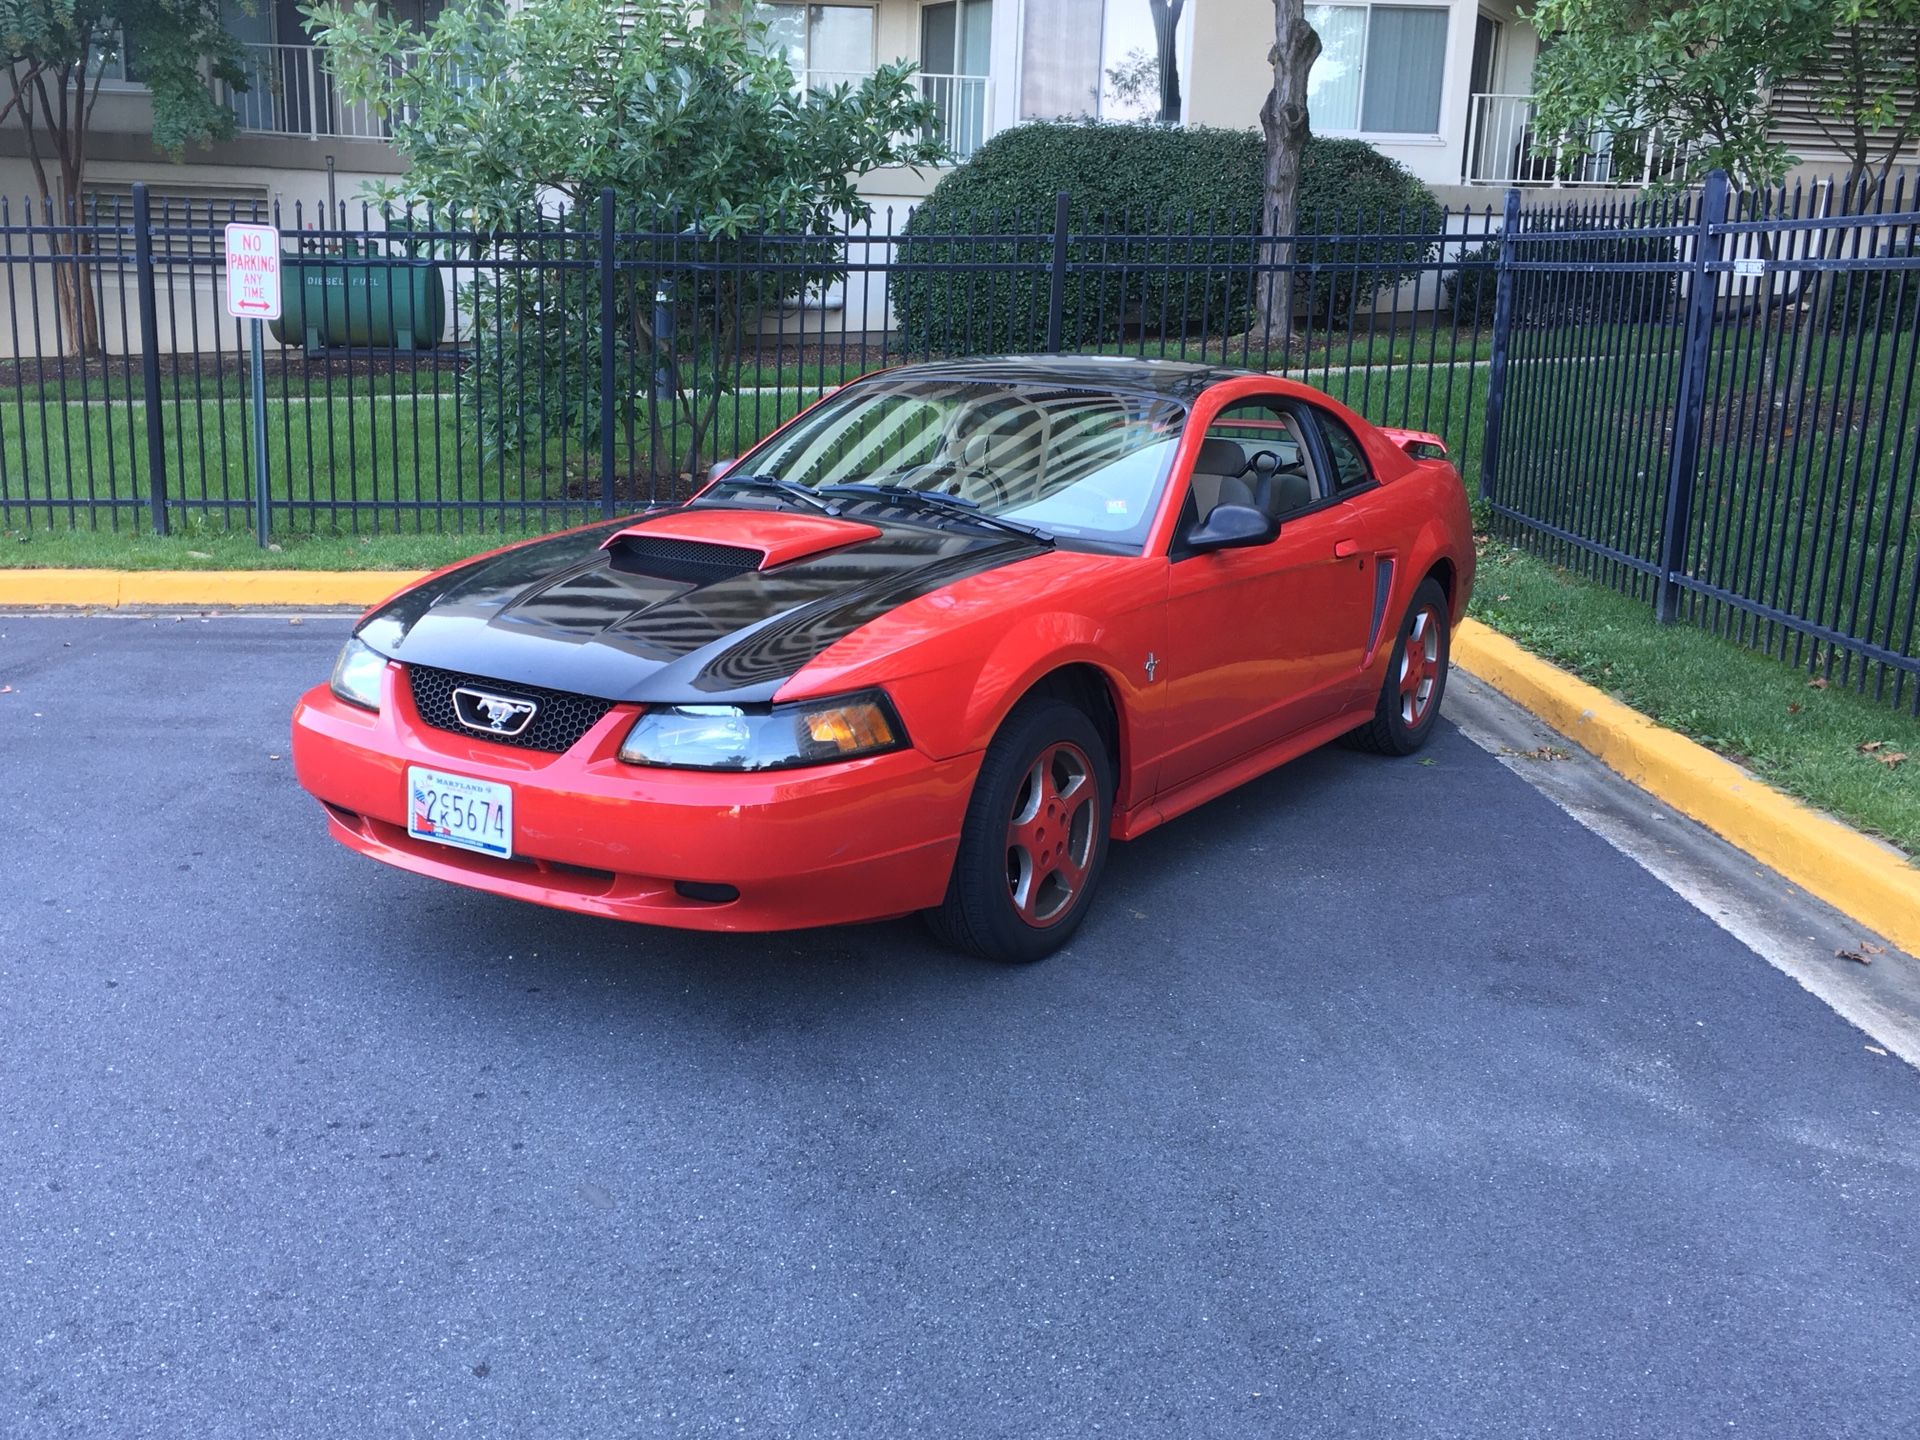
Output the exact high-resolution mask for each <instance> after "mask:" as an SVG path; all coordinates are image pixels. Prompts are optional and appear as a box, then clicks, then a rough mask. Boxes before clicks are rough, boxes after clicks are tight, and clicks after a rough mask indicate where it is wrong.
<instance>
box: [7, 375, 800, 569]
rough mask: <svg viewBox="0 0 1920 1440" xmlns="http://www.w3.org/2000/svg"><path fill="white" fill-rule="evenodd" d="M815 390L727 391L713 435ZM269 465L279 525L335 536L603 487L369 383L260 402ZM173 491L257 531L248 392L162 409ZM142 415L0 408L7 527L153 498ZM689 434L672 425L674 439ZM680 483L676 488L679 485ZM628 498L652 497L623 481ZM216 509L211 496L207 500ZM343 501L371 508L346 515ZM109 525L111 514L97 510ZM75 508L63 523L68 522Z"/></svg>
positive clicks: (633, 465)
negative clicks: (490, 442)
mask: <svg viewBox="0 0 1920 1440" xmlns="http://www.w3.org/2000/svg"><path fill="white" fill-rule="evenodd" d="M813 398H815V397H814V395H813V393H812V392H810V391H800V392H795V391H793V390H787V391H782V392H779V393H774V392H756V393H751V394H743V395H739V396H735V397H730V398H729V399H728V401H727V403H726V406H725V408H724V409H723V411H722V414H721V418H720V423H719V425H718V426H717V427H716V432H715V435H714V437H713V438H714V444H715V445H716V446H717V447H719V448H721V449H722V450H723V452H725V453H732V452H731V449H730V448H729V447H735V446H744V445H749V444H751V443H753V441H755V440H757V439H758V438H759V437H760V436H761V435H763V434H765V433H766V432H767V431H769V430H771V429H773V428H774V427H775V426H776V425H777V424H779V423H780V422H781V421H783V420H785V419H787V418H789V417H790V416H792V415H793V414H795V413H797V412H798V411H799V410H800V409H801V408H803V407H804V406H805V405H806V404H808V403H810V402H811V401H812V399H813ZM266 414H267V473H268V475H269V477H270V479H271V491H272V498H273V512H274V528H275V531H276V533H278V532H280V531H283V530H284V531H286V532H287V533H289V534H298V533H314V532H320V533H324V532H326V531H329V530H355V529H359V530H374V531H414V532H419V531H423V530H433V529H436V528H439V527H442V526H452V525H455V524H458V523H460V520H459V518H458V517H457V516H456V515H453V514H450V513H443V514H436V513H435V512H434V511H433V509H431V508H428V509H425V510H423V509H421V508H420V507H421V506H422V505H423V504H424V505H425V506H428V507H432V506H436V505H441V504H446V503H455V502H458V503H462V504H466V505H468V506H476V507H484V508H482V509H477V510H469V512H468V513H467V515H466V517H465V523H467V524H468V525H469V526H472V525H475V524H478V523H480V520H481V518H482V517H483V516H484V517H487V518H488V519H489V520H490V522H491V523H492V524H494V525H509V524H511V525H523V524H535V525H540V524H544V525H547V526H549V527H553V526H559V525H564V524H567V523H569V522H571V521H573V520H576V519H578V518H580V515H581V513H582V511H583V508H596V509H597V505H598V501H599V495H600V482H599V465H600V456H599V451H598V448H597V446H596V447H592V448H591V449H589V450H588V451H587V452H586V453H583V451H582V447H581V446H580V444H579V443H578V442H577V441H573V440H569V439H565V438H561V439H554V440H549V441H547V442H546V443H545V444H544V445H536V446H527V447H524V448H522V449H521V450H519V451H517V452H514V453H509V454H489V453H487V451H486V450H485V449H484V448H483V447H482V445H481V444H480V441H479V438H478V437H477V435H476V434H475V427H474V426H473V424H472V407H471V402H470V400H469V399H463V398H462V397H461V396H458V395H455V394H443V393H432V392H424V393H423V392H402V393H399V394H392V393H384V392H380V391H375V392H373V393H372V394H368V393H366V392H365V391H364V390H363V391H361V392H359V393H356V394H354V395H352V396H348V395H347V394H345V393H337V394H336V395H334V396H333V397H331V398H328V397H326V396H316V397H312V398H309V399H306V400H286V399H269V400H268V401H267V406H266ZM162 415H163V425H164V435H165V449H166V460H167V486H168V493H169V496H170V497H171V498H172V501H173V503H174V507H175V513H176V517H180V516H190V515H192V514H194V513H195V512H196V511H205V512H207V518H208V519H210V520H211V521H212V522H213V523H215V524H216V525H217V524H218V523H219V522H220V521H221V520H222V519H223V518H224V519H225V520H226V521H227V523H228V524H230V525H231V526H233V527H236V528H241V529H247V528H250V527H251V524H252V516H251V508H250V507H251V503H252V500H251V497H252V495H253V481H252V473H253V460H252V449H251V438H250V430H249V416H250V407H249V406H248V405H247V404H246V403H245V402H244V401H242V400H238V399H232V400H226V401H221V400H218V399H213V398H202V399H200V400H198V401H193V402H189V403H186V404H183V405H180V406H173V405H169V406H167V407H166V408H165V409H164V410H163V412H162ZM145 426H146V408H145V406H144V405H142V404H133V405H114V406H106V405H96V406H80V405H29V404H24V403H0V502H3V503H0V527H4V528H7V529H13V530H19V531H28V530H32V531H40V530H59V529H67V528H81V529H85V528H90V526H89V517H88V515H87V513H86V512H85V511H84V510H82V511H81V512H80V513H79V514H78V515H72V512H71V511H70V509H69V508H68V507H66V506H65V505H63V504H62V503H60V502H64V501H67V500H80V501H108V500H120V501H138V502H141V503H142V504H144V502H145V501H146V498H147V474H148V465H147V446H146V430H145ZM685 434H686V432H685V430H684V429H683V428H682V427H680V426H678V425H677V424H675V425H671V426H670V427H669V429H668V431H667V435H666V441H667V444H668V445H677V444H678V443H679V442H681V440H682V439H683V437H684V435H685ZM648 438H649V437H648V436H647V434H646V433H645V431H644V429H642V430H640V431H639V433H636V434H635V436H634V437H633V444H631V445H629V444H628V443H627V437H626V436H625V435H624V434H622V435H621V436H620V438H619V443H617V444H616V446H615V465H616V474H617V475H619V476H622V477H626V476H631V475H634V474H635V473H636V472H638V473H644V472H645V470H646V468H647V467H646V462H645V455H646V450H647V442H648ZM683 484H684V482H683ZM620 493H621V496H622V502H621V503H623V504H637V503H640V502H641V501H643V500H644V499H645V497H646V494H647V486H646V485H645V484H644V483H640V484H636V483H635V482H634V481H632V480H627V479H623V480H622V482H621V489H620ZM209 502H210V503H209ZM348 505H364V506H371V507H373V508H372V509H370V510H363V511H361V512H360V513H359V514H357V515H355V514H352V513H350V512H349V511H348V510H347V509H345V508H342V507H345V506H348ZM96 514H97V515H98V517H99V519H98V524H99V525H100V526H101V527H102V528H107V529H109V530H111V528H112V527H111V524H110V520H109V512H106V511H104V510H101V511H96ZM70 516H71V518H70ZM136 516H137V517H138V521H139V525H140V526H141V527H144V525H145V516H144V513H143V512H141V511H136V510H134V509H132V508H129V507H124V506H123V507H122V508H121V509H120V512H119V522H120V523H119V528H120V530H121V531H123V532H126V531H131V530H133V529H134V528H136V526H135V521H136Z"/></svg>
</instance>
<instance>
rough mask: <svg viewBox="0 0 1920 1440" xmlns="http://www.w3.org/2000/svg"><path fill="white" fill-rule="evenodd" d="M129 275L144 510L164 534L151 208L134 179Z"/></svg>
mask: <svg viewBox="0 0 1920 1440" xmlns="http://www.w3.org/2000/svg"><path fill="white" fill-rule="evenodd" d="M133 275H134V284H135V286H136V288H137V289H138V292H139V296H140V300H139V309H140V388H141V391H142V393H143V394H144V395H145V397H146V411H147V510H148V515H149V518H150V520H151V522H152V525H153V533H154V534H156V535H164V534H166V533H167V432H166V427H165V425H164V424H163V422H162V416H161V414H160V307H159V305H158V304H157V303H155V301H154V296H153V210H152V207H151V204H150V202H149V201H148V199H147V187H146V186H145V185H144V184H142V183H141V182H140V181H137V180H136V181H135V182H134V185H133ZM123 293H124V292H123Z"/></svg>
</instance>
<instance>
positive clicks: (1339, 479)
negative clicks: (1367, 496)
mask: <svg viewBox="0 0 1920 1440" xmlns="http://www.w3.org/2000/svg"><path fill="white" fill-rule="evenodd" d="M1314 418H1315V419H1316V420H1318V421H1319V422H1320V433H1321V434H1322V435H1324V436H1325V437H1326V441H1327V452H1328V453H1329V454H1330V455H1332V456H1333V488H1334V489H1335V490H1351V489H1353V488H1354V486H1356V485H1365V484H1367V483H1368V482H1369V481H1371V480H1372V479H1373V467H1372V466H1371V465H1369V464H1368V463H1367V452H1366V451H1365V450H1362V449H1361V448H1360V441H1359V440H1358V439H1357V438H1355V436H1354V433H1353V431H1352V430H1350V429H1348V428H1347V425H1346V422H1345V421H1343V420H1339V419H1336V418H1335V417H1334V416H1332V415H1330V414H1328V413H1327V412H1326V411H1325V410H1316V411H1314Z"/></svg>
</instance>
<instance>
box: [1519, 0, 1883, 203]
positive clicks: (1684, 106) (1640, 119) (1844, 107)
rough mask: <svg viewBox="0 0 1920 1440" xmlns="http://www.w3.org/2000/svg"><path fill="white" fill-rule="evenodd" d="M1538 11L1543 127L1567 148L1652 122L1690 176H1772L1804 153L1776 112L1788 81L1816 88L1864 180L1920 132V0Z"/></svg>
mask: <svg viewBox="0 0 1920 1440" xmlns="http://www.w3.org/2000/svg"><path fill="white" fill-rule="evenodd" d="M1533 23H1534V26H1535V28H1536V29H1538V30H1539V32H1540V35H1541V38H1542V40H1543V42H1546V49H1545V50H1544V51H1543V53H1542V55H1541V57H1540V63H1539V66H1538V67H1537V68H1536V70H1535V72H1534V86H1535V89H1536V90H1537V91H1538V94H1539V106H1538V112H1537V114H1536V117H1535V123H1536V127H1537V129H1538V131H1539V133H1540V134H1541V135H1543V136H1552V137H1557V138H1559V139H1562V140H1564V142H1565V143H1566V145H1567V148H1568V152H1569V153H1575V152H1577V151H1578V150H1579V149H1580V148H1581V147H1582V145H1583V144H1584V143H1587V142H1588V137H1590V136H1591V135H1592V134H1593V132H1594V127H1595V126H1596V125H1597V126H1599V127H1601V128H1603V129H1610V130H1612V131H1614V132H1616V133H1618V132H1632V131H1635V130H1638V129H1641V128H1643V127H1645V126H1646V125H1648V124H1655V125H1658V126H1659V127H1660V129H1661V132H1662V134H1663V136H1665V137H1666V138H1667V139H1668V140H1669V141H1671V142H1672V143H1674V144H1675V145H1676V146H1678V147H1680V148H1681V149H1682V151H1683V152H1684V153H1685V156H1686V160H1685V164H1684V167H1683V169H1682V170H1681V172H1680V173H1678V174H1677V175H1675V176H1674V177H1673V178H1674V179H1676V180H1678V181H1680V182H1681V183H1691V182H1692V181H1694V180H1697V179H1699V178H1700V176H1701V175H1703V174H1705V173H1706V172H1707V171H1708V170H1712V169H1722V170H1725V171H1726V172H1727V173H1728V174H1729V175H1730V176H1732V177H1733V179H1734V181H1735V182H1736V183H1737V184H1739V185H1742V186H1754V185H1764V184H1770V183H1772V182H1774V181H1777V180H1778V179H1779V178H1780V177H1781V175H1783V174H1784V173H1785V171H1786V170H1787V168H1788V167H1789V166H1790V165H1791V164H1792V163H1793V162H1794V161H1795V160H1796V159H1797V158H1798V157H1796V156H1795V155H1794V154H1793V153H1792V151H1791V150H1789V149H1788V147H1787V146H1786V145H1785V144H1783V143H1782V142H1781V141H1780V140H1778V139H1776V138H1775V137H1774V136H1773V135H1772V134H1771V133H1770V127H1769V123H1768V122H1769V118H1770V106H1771V103H1772V97H1773V95H1774V94H1775V93H1777V92H1779V91H1781V90H1783V89H1788V88H1792V89H1799V90H1804V91H1807V92H1810V93H1811V95H1812V97H1813V99H1814V102H1815V110H1816V116H1817V118H1818V119H1819V120H1820V123H1821V124H1822V125H1823V127H1824V128H1826V129H1827V131H1828V133H1829V135H1830V137H1831V138H1832V139H1833V140H1834V142H1835V144H1836V145H1837V146H1838V147H1839V148H1840V149H1841V150H1842V152H1843V153H1845V154H1846V155H1847V156H1848V157H1849V162H1850V163H1849V172H1850V175H1851V177H1852V178H1853V179H1854V180H1855V181H1861V180H1863V179H1865V178H1866V177H1867V175H1868V174H1869V172H1870V171H1871V170H1873V169H1875V168H1876V167H1877V168H1879V169H1880V170H1881V171H1882V172H1883V173H1884V170H1885V169H1886V168H1887V167H1889V166H1891V165H1892V164H1893V162H1894V161H1895V160H1896V159H1897V158H1898V157H1899V155H1900V154H1901V151H1902V149H1903V148H1905V147H1906V146H1908V145H1910V144H1911V142H1912V140H1913V139H1914V137H1915V135H1916V133H1920V116H1917V115H1916V113H1915V112H1916V106H1917V105H1920V98H1917V97H1920V90H1916V86H1920V0H1695V3H1682V4H1677V5H1676V4H1658V3H1649V0H1539V4H1538V5H1537V6H1536V7H1535V9H1534V11H1533Z"/></svg>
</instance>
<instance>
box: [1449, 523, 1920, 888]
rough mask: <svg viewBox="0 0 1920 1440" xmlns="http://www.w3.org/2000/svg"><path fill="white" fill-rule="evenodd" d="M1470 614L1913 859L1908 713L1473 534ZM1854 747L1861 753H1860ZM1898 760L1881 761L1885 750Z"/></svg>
mask: <svg viewBox="0 0 1920 1440" xmlns="http://www.w3.org/2000/svg"><path fill="white" fill-rule="evenodd" d="M1473 614H1474V616H1475V617H1476V618H1478V619H1480V620H1483V621H1485V622H1486V623H1487V624H1489V625H1491V626H1493V627H1494V628H1495V629H1497V630H1500V631H1502V632H1504V633H1505V634H1507V635H1510V636H1512V637H1513V638H1514V639H1515V640H1517V641H1519V642H1520V643H1521V644H1522V645H1524V646H1526V647H1527V648H1528V649H1529V650H1531V651H1533V652H1534V653H1536V654H1538V655H1543V656H1545V657H1546V658H1547V659H1549V660H1552V661H1554V662H1555V663H1556V664H1559V665H1563V666H1565V667H1566V668H1567V669H1569V670H1571V671H1573V672H1574V673H1575V674H1577V675H1579V676H1581V677H1582V678H1583V679H1586V680H1588V681H1590V682H1592V683H1593V684H1594V685H1597V686H1599V687H1600V688H1601V689H1603V690H1605V691H1607V692H1609V693H1610V694H1612V695H1614V696H1615V697H1617V698H1618V699H1620V700H1621V701H1623V702H1625V703H1626V704H1628V705H1631V706H1632V707H1633V708H1634V709H1636V710H1639V711H1641V712H1642V713H1643V714H1645V715H1648V716H1651V717H1652V718H1653V719H1654V720H1657V721H1658V722H1660V723H1661V724H1662V725H1666V726H1669V727H1671V728H1672V729H1675V730H1678V731H1680V732H1681V733H1683V734H1685V735H1690V736H1692V737H1693V738H1694V739H1695V740H1698V741H1700V742H1701V743H1702V744H1704V745H1707V746H1709V747H1710V748H1712V749H1714V750H1717V751H1719V752H1720V753H1721V754H1723V755H1725V756H1727V757H1729V758H1730V759H1733V760H1736V761H1738V762H1739V763H1741V764H1742V765H1745V766H1746V767H1747V768H1749V769H1750V770H1752V771H1753V772H1754V773H1755V774H1757V775H1759V776H1760V777H1761V778H1762V779H1764V780H1766V781H1767V782H1768V783H1769V784H1772V785H1775V786H1777V787H1778V788H1780V789H1782V790H1785V791H1786V792H1787V793H1789V794H1791V795H1797V796H1798V797H1800V798H1801V799H1802V800H1805V801H1807V802H1808V803H1809V804H1812V805H1816V806H1818V807H1819V808H1820V809H1822V810H1825V811H1827V812H1829V813H1830V814H1833V815H1836V816H1838V817H1839V818H1840V819H1842V820H1845V821H1847V822H1848V823H1850V824H1853V825H1856V826H1858V827H1859V828H1861V829H1863V830H1866V831H1868V832H1869V833H1871V834H1875V835H1878V836H1880V837H1882V838H1883V839H1886V840H1888V841H1891V842H1892V843H1893V844H1895V845H1897V846H1899V847H1900V848H1901V849H1902V850H1904V851H1906V852H1907V853H1908V854H1909V855H1912V856H1920V719H1916V718H1915V717H1914V716H1913V715H1911V714H1909V713H1907V712H1906V711H1905V710H1895V709H1894V708H1893V707H1892V706H1890V705H1888V704H1886V703H1885V702H1883V701H1876V700H1874V699H1873V698H1871V696H1868V695H1859V694H1855V693H1854V692H1852V691H1850V690H1847V689H1844V688H1842V687H1841V686H1840V685H1839V684H1837V683H1835V684H1832V685H1828V686H1826V687H1825V688H1821V687H1820V686H1818V685H1816V684H1814V683H1810V677H1809V676H1808V675H1807V673H1806V672H1805V671H1804V670H1796V669H1794V668H1792V667H1791V666H1787V665H1783V664H1781V663H1780V662H1779V661H1777V660H1774V659H1770V658H1769V657H1767V656H1765V655H1761V654H1757V653H1755V652H1754V651H1751V650H1747V649H1745V648H1743V647H1741V646H1739V645H1736V644H1733V643H1732V642H1730V641H1727V640H1722V639H1720V638H1718V637H1717V636H1714V635H1711V634H1708V633H1707V632H1705V631H1701V630H1697V629H1694V628H1692V627H1690V626H1687V625H1660V624H1658V623H1657V622H1656V621H1655V620H1654V618H1653V611H1652V609H1651V608H1650V607H1649V606H1647V605H1646V604H1645V603H1644V602H1641V601H1638V600H1635V599H1633V598H1632V597H1630V596H1626V595H1621V594H1619V593H1617V592H1615V591H1612V590H1608V589H1604V588H1602V587H1600V586H1598V585H1594V584H1591V583H1589V582H1587V581H1584V580H1581V579H1580V578H1578V577H1577V576H1575V575H1573V574H1571V573H1570V572H1568V571H1567V570H1565V569H1563V568H1561V567H1558V566H1556V565H1553V564H1552V563H1550V562H1548V561H1546V560H1542V559H1540V558H1539V557H1537V556H1534V555H1530V554H1528V553H1526V552H1525V551H1522V550H1517V549H1514V548H1513V547H1511V546H1509V545H1506V544H1504V543H1501V542H1499V541H1497V540H1483V541H1482V545H1481V554H1480V573H1479V578H1478V580H1477V581H1476V582H1475V588H1474V597H1473ZM1865 746H1875V747H1876V748H1873V749H1864V748H1862V747H1865ZM1901 754H1904V755H1908V756H1911V757H1912V758H1911V759H1908V760H1905V761H1902V762H1900V763H1899V764H1897V765H1896V764H1888V763H1886V759H1887V758H1888V757H1891V756H1893V755H1901Z"/></svg>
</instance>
